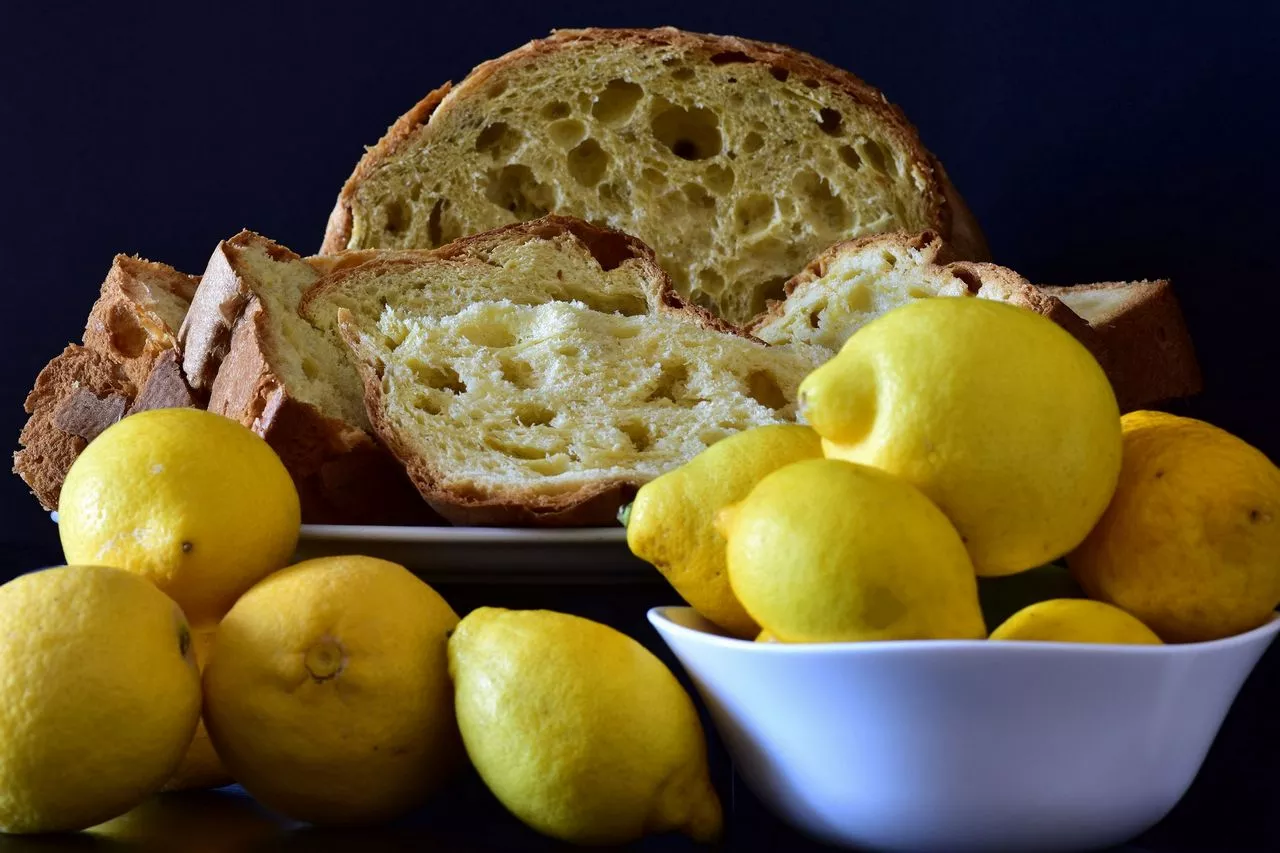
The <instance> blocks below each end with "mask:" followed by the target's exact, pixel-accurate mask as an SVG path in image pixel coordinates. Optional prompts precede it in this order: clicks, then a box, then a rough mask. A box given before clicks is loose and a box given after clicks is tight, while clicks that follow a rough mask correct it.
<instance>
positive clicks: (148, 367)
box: [13, 255, 199, 510]
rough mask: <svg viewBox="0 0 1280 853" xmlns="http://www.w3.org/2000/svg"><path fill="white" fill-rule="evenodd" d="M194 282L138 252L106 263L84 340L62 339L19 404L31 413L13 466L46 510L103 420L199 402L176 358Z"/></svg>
mask: <svg viewBox="0 0 1280 853" xmlns="http://www.w3.org/2000/svg"><path fill="white" fill-rule="evenodd" d="M198 282H199V279H198V278H196V277H195V276H189V275H186V274H184V273H180V272H178V271H177V270H175V269H173V268H172V267H170V266H167V265H165V264H160V263H155V262H153V261H146V260H143V259H141V258H136V257H130V256H128V255H117V256H116V257H115V259H114V260H113V261H112V264H111V268H110V270H109V271H108V273H107V277H106V280H105V281H104V282H103V284H102V288H101V292H100V294H99V297H98V299H97V301H96V302H95V303H94V305H93V308H92V310H91V311H90V314H89V319H88V322H87V323H86V325H85V330H84V345H83V346H80V345H77V344H71V345H68V346H67V347H66V349H64V350H63V351H62V352H61V353H60V354H58V355H57V356H55V357H54V358H53V359H52V360H51V361H50V362H49V363H48V364H47V365H45V367H44V369H42V370H41V371H40V374H39V375H38V376H37V377H36V381H35V385H34V387H32V389H31V392H30V393H29V394H28V395H27V399H26V401H25V404H24V405H25V408H26V411H27V414H28V415H29V416H30V417H29V418H28V420H27V423H26V425H25V426H24V427H23V429H22V433H21V435H20V436H19V437H18V441H19V443H20V444H21V446H22V449H21V450H19V451H18V452H17V453H15V454H14V457H13V466H14V467H13V470H14V472H15V473H17V474H18V475H19V476H20V477H22V479H23V480H24V481H25V482H26V483H27V485H28V486H29V487H30V488H31V490H32V492H33V493H34V494H35V496H36V498H37V499H38V500H39V501H40V503H41V505H42V506H43V507H44V508H45V509H48V510H54V509H57V506H58V496H59V494H60V493H61V491H62V481H63V480H64V479H65V478H66V474H67V471H68V470H69V469H70V468H71V463H73V462H74V461H75V460H76V458H77V457H78V456H79V455H80V453H81V452H82V451H83V450H84V448H85V447H86V446H87V445H88V443H89V442H90V441H92V440H93V439H94V438H96V437H97V435H98V434H99V433H100V432H102V431H103V430H104V429H106V428H107V427H108V426H110V425H111V424H113V423H115V422H116V421H118V420H119V419H120V418H122V417H124V416H125V415H126V414H128V413H130V412H132V411H140V410H142V409H143V408H158V407H160V406H195V405H199V403H198V401H197V400H196V399H195V398H194V397H193V396H192V395H191V393H190V390H189V389H188V388H187V387H186V385H185V383H184V382H183V381H182V379H181V374H180V373H179V372H178V370H177V364H176V361H175V360H174V347H175V346H176V344H177V335H178V328H179V326H180V325H181V323H182V318H183V316H184V315H185V314H186V311H187V306H188V304H189V303H190V301H191V297H192V295H193V294H194V292H195V289H196V285H197V283H198ZM144 392H145V393H144Z"/></svg>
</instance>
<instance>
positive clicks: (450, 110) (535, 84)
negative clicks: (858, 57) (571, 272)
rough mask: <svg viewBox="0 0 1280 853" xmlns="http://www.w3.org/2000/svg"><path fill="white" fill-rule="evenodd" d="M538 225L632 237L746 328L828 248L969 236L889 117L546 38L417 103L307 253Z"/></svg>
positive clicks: (713, 46)
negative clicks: (883, 239) (557, 223)
mask: <svg viewBox="0 0 1280 853" xmlns="http://www.w3.org/2000/svg"><path fill="white" fill-rule="evenodd" d="M548 212H552V213H561V214H566V215H572V216H575V217H580V218H583V219H586V220H589V221H591V222H594V223H598V224H601V225H608V226H610V227H613V228H617V229H619V230H622V231H624V232H626V233H629V234H633V235H635V236H636V237H638V238H640V239H641V240H643V241H644V242H645V243H646V244H648V245H650V246H652V247H653V249H654V250H655V252H656V255H657V257H658V258H659V260H660V263H661V264H662V265H663V267H664V269H665V270H666V272H667V273H668V274H669V275H670V277H671V279H672V280H673V282H674V286H675V289H676V290H677V291H678V292H679V293H680V294H681V295H682V296H684V297H685V298H686V299H687V300H688V301H691V302H693V303H695V304H698V305H701V306H704V307H707V308H709V309H711V310H713V311H714V312H715V313H716V314H717V315H718V316H720V317H722V318H724V319H726V320H728V321H730V322H734V323H742V322H745V321H747V320H748V319H750V318H751V317H753V316H755V315H756V314H757V313H758V312H759V311H760V310H762V309H763V308H764V307H765V304H766V300H767V299H769V298H771V297H772V298H780V297H781V295H782V285H783V283H784V282H785V281H787V280H788V279H789V278H791V277H792V276H793V275H794V274H795V273H796V272H797V271H799V270H800V268H801V267H802V266H803V265H804V263H805V262H806V261H807V260H808V259H810V258H812V257H813V256H814V255H815V254H817V253H818V252H819V251H820V250H822V249H823V248H825V247H826V246H829V245H830V244H832V243H835V242H837V241H840V240H844V239H848V238H850V237H856V236H860V235H864V234H871V233H880V232H887V231H895V230H902V229H906V230H915V231H918V230H922V229H933V230H935V231H937V232H938V233H939V234H941V235H942V236H944V237H946V238H949V239H950V240H951V242H952V243H953V244H954V245H955V246H956V249H957V251H959V253H960V254H961V255H962V256H965V257H970V258H974V259H981V258H983V257H985V256H986V247H985V244H984V242H983V239H982V235H981V232H980V231H979V229H978V226H977V224H976V222H974V220H973V217H972V216H971V215H970V213H969V212H968V210H967V209H966V208H965V206H964V204H963V202H962V201H961V200H960V197H959V195H958V194H957V193H956V192H955V189H954V187H952V186H951V183H950V182H949V180H948V179H947V176H946V174H945V172H944V171H943V169H942V167H941V165H940V164H939V163H938V162H937V161H936V159H935V158H934V157H933V156H932V155H931V154H930V153H929V152H928V151H927V150H926V149H925V148H924V146H923V145H922V144H921V142H920V140H919V138H918V135H917V133H916V130H915V128H913V127H912V126H911V125H910V124H909V123H908V121H907V120H906V118H905V117H904V116H903V114H902V112H901V111H900V110H899V109H898V108H897V107H895V106H893V105H892V104H890V103H889V102H888V101H887V100H886V99H885V98H884V96H883V95H882V94H881V93H880V92H878V91H877V90H875V89H873V88H872V87H871V86H868V85H867V84H866V83H864V82H862V81H861V80H859V79H858V78H856V77H854V76H853V75H852V74H849V73H848V72H845V71H842V70H840V69H838V68H834V67H832V66H830V65H828V64H826V63H824V62H822V61H820V60H818V59H815V58H814V57H812V56H809V55H807V54H804V53H801V52H799V51H796V50H793V49H791V48H788V47H784V46H781V45H776V44H765V43H762V42H755V41H749V40H746V39H739V38H727V37H720V36H708V35H699V34H695V33H687V32H681V31H679V30H675V29H672V28H663V29H655V30H608V29H585V30H561V31H557V32H555V33H553V34H552V35H551V37H550V38H546V39H542V40H540V41H535V42H532V43H530V44H528V45H526V46H524V47H522V48H520V49H518V50H516V51H513V52H512V53H509V54H507V55H505V56H503V57H501V58H499V59H495V60H493V61H491V62H486V63H484V64H483V65H481V66H479V67H478V68H476V69H475V70H474V71H473V72H472V73H471V74H470V75H469V76H468V77H467V78H466V79H465V80H463V81H462V83H461V84H460V85H458V86H457V87H456V88H452V87H450V86H449V85H448V84H446V85H445V86H443V87H442V88H440V89H438V90H436V91H434V92H432V93H431V94H429V95H428V96H427V97H426V98H424V99H423V101H422V102H420V103H419V104H418V105H416V106H415V107H414V108H413V109H411V110H410V111H409V112H408V113H406V114H405V115H404V116H402V117H401V118H400V120H399V121H397V122H396V123H395V124H394V125H393V126H392V127H391V128H390V130H389V131H388V133H387V135H386V136H385V137H384V138H383V139H382V141H381V142H379V143H378V144H377V145H376V146H374V147H373V148H372V149H370V150H369V152H368V153H367V154H366V155H365V156H364V158H363V159H362V160H361V161H360V163H359V164H358V165H357V167H356V169H355V172H354V173H353V174H352V176H351V178H350V179H349V180H348V181H347V183H346V185H345V186H344V187H343V189H342V192H341V194H340V196H339V198H338V202H337V205H336V207H335V209H334V211H333V214H332V216H331V218H330V221H329V226H328V230H327V232H326V234H325V239H324V244H323V248H322V252H325V253H333V252H338V251H341V250H344V249H365V248H434V247H438V246H443V245H446V244H448V243H450V242H451V241H453V240H455V239H457V238H459V237H462V236H466V235H469V234H473V233H477V232H483V231H486V230H488V229H492V228H495V227H498V226H501V225H503V224H507V223H512V222H516V221H520V220H529V219H534V218H537V217H540V216H542V215H544V214H546V213H548Z"/></svg>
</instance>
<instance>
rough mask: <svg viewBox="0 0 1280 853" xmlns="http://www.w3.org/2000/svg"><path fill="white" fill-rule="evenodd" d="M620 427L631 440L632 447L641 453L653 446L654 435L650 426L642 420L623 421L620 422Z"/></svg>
mask: <svg viewBox="0 0 1280 853" xmlns="http://www.w3.org/2000/svg"><path fill="white" fill-rule="evenodd" d="M618 429H620V430H622V434H623V435H625V436H626V437H627V440H628V441H630V442H631V447H632V448H633V449H635V450H636V451H637V452H639V453H643V452H644V451H646V450H648V449H649V448H650V447H652V446H653V436H652V435H651V434H650V433H649V427H648V426H646V425H645V424H643V423H641V422H640V421H623V422H622V423H620V424H618Z"/></svg>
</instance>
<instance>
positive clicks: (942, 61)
mask: <svg viewBox="0 0 1280 853" xmlns="http://www.w3.org/2000/svg"><path fill="white" fill-rule="evenodd" d="M36 5H37V4H34V3H32V4H23V3H15V2H4V3H0V192H3V195H2V196H0V277H2V279H3V285H2V286H3V289H4V298H3V300H2V301H0V322H3V324H4V325H3V328H2V329H0V342H3V346H4V358H3V359H0V376H2V379H0V434H5V435H8V436H10V439H9V441H10V444H11V445H13V446H14V447H16V437H17V434H18V430H19V429H20V427H21V425H22V423H23V421H24V415H23V412H22V409H21V403H22V398H23V396H24V395H25V393H26V391H27V389H28V388H29V387H30V385H31V382H32V380H33V379H34V377H35V375H36V373H37V371H38V370H39V369H40V367H41V366H42V365H43V364H44V363H45V362H46V361H47V360H48V359H49V358H51V357H52V356H53V355H54V354H56V353H57V352H59V351H60V350H61V349H62V347H63V346H64V345H65V344H66V343H67V342H69V341H75V340H79V336H80V332H81V329H82V327H83V323H84V319H85V316H86V314H87V313H88V309H89V306H90V305H91V304H92V302H93V299H94V297H95V295H96V292H97V289H98V286H99V284H100V283H101V280H102V277H103V275H104V274H105V273H106V271H107V268H108V266H109V264H110V261H111V257H112V255H113V254H114V253H116V252H129V253H138V254H141V255H143V256H144V257H147V258H151V259H154V260H160V261H166V262H168V263H171V264H174V265H175V266H177V267H179V268H180V269H182V270H185V271H187V272H191V273H199V272H201V271H202V269H203V267H204V263H205V261H206V260H207V258H208V256H209V253H210V252H211V250H212V249H213V246H214V244H215V243H216V242H217V241H218V240H219V239H221V238H224V237H228V236H230V235H231V234H233V233H235V232H236V231H237V230H239V229H240V228H242V227H247V228H252V229H254V230H257V231H259V232H262V233H264V234H267V235H269V236H271V237H273V238H275V239H277V240H279V241H281V242H283V243H285V244H287V245H289V246H291V247H292V248H294V249H295V250H296V251H299V252H302V253H308V252H312V251H314V250H315V249H316V248H318V246H319V243H320V239H321V235H322V233H323V230H324V225H325V220H326V217H327V215H328V213H329V210H330V208H331V206H332V203H333V200H334V197H335V195H336V193H337V191H338V189H339V187H340V186H341V184H342V182H343V180H344V179H345V178H346V177H347V175H348V173H349V172H350V170H351V167H352V166H353V165H354V163H355V161H356V160H357V159H358V157H359V156H360V154H361V153H362V151H363V146H365V145H370V144H372V143H374V142H375V141H377V139H378V138H379V137H380V135H381V134H382V132H383V131H384V130H385V128H386V126H387V125H388V124H390V123H391V121H392V120H394V119H395V117H396V116H398V115H399V114H400V113H401V112H403V111H404V110H405V109H407V108H408V107H409V106H411V105H412V104H413V103H414V102H415V101H416V100H417V99H418V98H420V97H421V96H422V95H423V94H425V93H426V92H427V91H429V90H430V89H432V88H434V87H435V86H437V85H438V84H439V83H441V82H442V81H444V80H446V79H452V80H454V81H457V80H460V79H461V78H462V77H463V76H464V75H465V74H466V73H467V71H468V70H469V69H470V68H471V67H472V66H473V65H475V64H476V63H478V62H480V61H482V60H484V59H487V58H491V57H494V56H497V55H499V54H501V53H503V52H504V51H506V50H509V49H511V48H513V47H516V46H517V45H519V44H521V43H523V42H525V41H527V40H529V39H531V38H534V37H537V36H540V35H543V34H545V33H546V32H547V31H548V30H549V29H550V28H552V27H554V26H563V27H572V26H583V25H608V26H653V25H661V24H668V23H670V24H674V25H677V26H681V27H684V28H687V29H694V30H702V31H711V32H721V33H731V34H737V35H743V36H748V37H754V38H761V39H768V40H773V41H781V42H786V43H789V44H792V45H794V46H796V47H799V48H802V49H804V50H807V51H809V52H812V53H815V54H817V55H818V56H820V57H822V58H824V59H827V60H829V61H831V62H833V63H835V64H837V65H841V66H844V67H847V68H849V69H850V70H852V71H853V72H855V73H856V74H858V75H859V76H861V77H863V78H864V79H866V80H867V81H869V82H870V83H872V84H873V85H876V86H878V87H880V88H881V89H883V90H884V91H885V92H886V94H887V95H888V96H889V98H890V99H891V100H893V101H895V102H897V103H898V104H900V105H901V106H902V107H903V108H904V109H905V111H906V112H907V114H908V116H910V118H911V119H912V121H913V122H914V123H915V124H916V125H917V126H918V127H919V128H920V131H921V135H922V137H923V139H924V141H925V144H926V145H927V146H928V147H929V148H931V149H932V150H933V151H934V152H935V153H936V154H937V155H938V156H939V157H940V158H941V159H942V161H943V162H944V163H945V164H946V166H947V168H948V170H949V171H950V173H951V175H952V177H953V178H954V179H955V181H956V183H957V184H958V186H959V187H960V189H961V191H962V193H963V194H964V195H965V197H966V199H967V200H968V202H969V204H970V206H971V207H972V208H973V210H974V212H975V213H976V215H977V216H978V219H979V220H980V222H981V223H982V225H983V226H984V228H985V230H986V233H987V236H988V238H989V239H990V243H991V246H992V249H993V251H994V254H995V259H996V260H997V261H998V262H1001V263H1004V264H1006V265H1009V266H1011V267H1013V268H1015V269H1017V270H1018V271H1019V272H1021V273H1023V274H1024V275H1026V276H1027V277H1028V278H1030V279H1032V280H1033V281H1037V282H1040V283H1056V284H1067V283H1073V282H1080V281H1095V280H1104V279H1130V278H1142V277H1170V278H1172V279H1173V280H1174V283H1175V287H1176V288H1177V292H1178V294H1179V296H1180V298H1181V300H1182V303H1183V306H1184V309H1185V311H1186V312H1187V315H1188V322H1189V324H1190V326H1191V330H1192V334H1193V336H1194V338H1195V341H1196V343H1197V345H1198V348H1199V352H1200V357H1201V361H1202V365H1203V367H1204V371H1205V380H1206V386H1207V390H1206V392H1205V393H1204V395H1202V396H1201V397H1200V398H1198V399H1197V400H1195V401H1194V402H1193V403H1192V404H1190V405H1189V406H1188V407H1186V408H1185V411H1188V412H1189V413H1191V414H1195V415H1197V416H1200V417H1204V418H1206V419H1209V420H1212V421H1214V422H1215V423H1218V424H1220V425H1221V426H1224V427H1226V428H1228V429H1230V430H1232V431H1234V432H1236V433H1237V434H1239V435H1241V436H1242V437H1244V438H1246V439H1247V440H1249V441H1251V442H1252V443H1254V444H1256V445H1258V446H1259V447H1261V448H1262V449H1263V450H1265V451H1266V452H1268V453H1269V454H1270V455H1271V456H1272V458H1273V459H1275V458H1280V428H1278V427H1277V422H1276V420H1275V418H1274V414H1275V412H1276V410H1277V406H1276V404H1275V399H1276V395H1277V393H1278V392H1280V388H1278V387H1277V384H1278V383H1277V368H1280V332H1278V331H1277V329H1276V320H1275V317H1276V314H1275V310H1274V307H1273V306H1275V305H1276V303H1277V302H1280V300H1277V299H1276V297H1275V296H1274V292H1275V290H1276V288H1277V287H1278V286H1280V264H1277V261H1276V248H1275V243H1276V229H1277V225H1280V215H1278V214H1277V212H1276V210H1277V207H1276V206H1277V204H1280V180H1278V179H1277V171H1276V157H1277V154H1278V153H1280V109H1278V108H1277V83H1278V82H1280V74H1278V72H1277V70H1276V62H1275V60H1274V58H1273V54H1274V53H1275V45H1276V34H1277V32H1280V13H1278V12H1277V8H1276V6H1275V5H1274V4H1264V3H1253V4H1245V3H1229V2H1202V3H1197V4H1194V5H1191V4H1179V3H1059V4H1046V3H1033V2H1026V3H981V2H964V3H962V2H951V3H936V2H926V0H918V2H912V3H891V2H877V3H863V2H848V3H836V2H830V3H817V2H806V1H805V0H786V2H772V3H769V4H754V3H749V2H723V1H722V0H716V2H693V0H685V2H644V0H635V2H632V3H625V4H624V3H618V4H609V3H602V2H599V0H597V2H591V3H587V2H565V3H555V2H547V3H530V2H524V3H515V4H505V3H501V2H497V0H493V2H483V3H482V2H470V3H432V2H417V3H404V4H398V3H395V2H391V0H386V2H380V3H369V4H356V3H343V4H324V3H300V2H298V3H281V4H267V3H263V4H260V7H259V4H248V3H243V4H238V3H221V4H216V5H214V4H189V5H187V4H164V5H159V4H157V5H154V6H143V5H138V4H129V3H113V4H95V5H94V6H92V7H90V6H89V5H88V4H85V5H84V6H78V5H77V6H76V7H72V6H69V5H68V6H57V7H55V6H52V5H51V7H50V8H48V9H37V8H35V7H36ZM179 6H182V8H177V7H179ZM0 519H2V521H0V546H3V550H0V579H3V578H5V577H8V576H11V575H13V574H16V573H18V572H21V571H24V570H26V569H29V568H32V567H34V566H37V565H42V564H47V563H52V562H56V561H57V560H58V559H59V554H58V548H57V542H56V535H55V530H54V528H53V526H52V525H51V524H50V523H49V522H48V520H47V518H46V517H45V516H44V515H43V513H42V512H41V511H40V510H39V507H38V505H37V503H36V502H35V500H34V499H33V498H31V497H30V495H29V494H28V493H27V491H26V489H25V487H24V486H23V484H22V483H21V482H20V481H19V480H18V479H17V478H16V477H14V476H7V477H0ZM1278 558H1280V555H1278ZM446 594H447V595H450V594H451V600H454V601H455V602H456V605H457V606H458V608H459V609H460V610H465V609H467V608H469V607H470V606H471V605H472V604H474V603H476V602H480V601H495V602H498V601H499V600H500V603H506V604H509V605H514V606H521V605H533V604H538V605H545V606H558V607H559V608H560V609H570V610H576V611H577V612H582V613H585V614H587V615H596V616H598V617H600V618H606V619H609V620H610V621H612V622H614V624H618V625H620V626H621V627H624V628H626V629H627V630H629V631H631V632H632V633H635V634H636V635H637V636H641V637H642V639H644V640H645V641H646V642H647V643H649V644H651V645H654V644H656V639H655V638H654V637H653V636H652V634H651V632H650V631H649V629H648V627H647V626H646V625H645V624H644V623H643V609H644V607H645V605H647V604H649V603H655V602H657V601H659V600H666V599H668V598H669V597H670V593H669V592H667V591H666V590H665V588H664V587H661V586H654V587H650V588H639V589H631V588H622V589H617V588H614V589H609V590H588V589H570V588H565V589H562V590H558V591H554V592H552V591H547V590H542V591H537V590H521V589H519V588H511V589H506V590H502V591H500V592H497V591H491V590H483V589H476V588H469V589H468V588H458V589H456V590H453V591H449V590H446ZM1278 668H1280V658H1278V657H1277V655H1275V654H1273V655H1271V656H1269V657H1268V658H1266V659H1265V660H1264V662H1263V664H1262V665H1261V667H1260V669H1259V670H1258V672H1257V673H1256V674H1255V677H1254V679H1253V680H1252V681H1251V682H1250V684H1249V685H1248V686H1247V687H1246V689H1245V692H1244V694H1243V695H1242V696H1241V699H1240V701H1239V703H1238V705H1237V708H1236V710H1235V711H1234V712H1233V714H1232V717H1231V718H1230V720H1229V721H1228V724H1227V727H1226V728H1225V729H1224V731H1223V734H1222V736H1221V738H1220V740H1219V743H1218V744H1217V746H1216V747H1215V749H1214V751H1213V753H1212V754H1211V755H1210V757H1209V760H1208V762H1207V764H1206V766H1205V769H1204V771H1203V772H1202V774H1201V777H1200V779H1199V780H1198V782H1197V784H1196V786H1195V788H1194V789H1193V791H1192V793H1191V795H1189V797H1188V798H1187V799H1186V800H1185V801H1184V803H1183V804H1182V806H1180V807H1179V809H1178V810H1177V811H1176V812H1175V813H1174V815H1173V816H1172V817H1171V818H1170V819H1169V820H1168V821H1167V822H1166V823H1165V825H1164V826H1162V827H1161V828H1160V830H1158V831H1157V832H1156V833H1155V834H1153V836H1152V837H1151V839H1150V840H1151V843H1152V846H1153V849H1160V850H1188V851H1192V850H1194V851H1210V850H1212V851H1225V850H1266V849H1277V848H1280V822H1278V821H1277V819H1276V818H1275V817H1274V813H1275V811H1276V803H1277V802H1278V801H1280V782H1278V781H1277V777H1276V775H1275V771H1274V768H1275V767H1276V766H1277V765H1278V764H1280V738H1278V737H1277V735H1276V734H1275V730H1276V727H1277V723H1276V721H1277V719H1280V681H1277V679H1278V678H1280V674H1278V673H1277V669H1278ZM738 797H739V800H740V801H741V798H742V797H743V794H742V793H741V786H739V792H738ZM482 812H483V816H482V817H480V818H478V819H477V820H478V821H479V822H480V823H491V822H494V821H497V820H498V818H497V817H496V815H495V814H492V813H491V812H490V811H484V810H483V809H482ZM736 813H737V815H738V817H737V820H738V821H739V823H738V824H737V826H738V827H739V829H738V831H737V832H736V833H734V836H733V837H734V838H735V839H736V841H735V846H739V845H745V844H747V842H749V841H751V840H753V839H754V841H755V842H756V845H755V846H757V847H778V848H779V849H781V848H782V847H784V846H786V845H789V844H794V843H795V842H794V840H793V839H791V838H790V836H787V835H785V833H783V831H782V830H781V829H779V828H777V827H775V826H774V825H773V824H772V823H768V822H767V818H764V817H755V816H754V815H755V811H754V810H753V809H751V808H746V809H745V810H744V809H738V810H737V812H736ZM744 815H745V816H744ZM744 821H745V823H744ZM760 821H765V823H764V824H760ZM762 826H763V828H761V827H762ZM779 833H782V834H779ZM513 838H519V839H522V840H519V841H515V842H512V840H511V838H510V837H506V836H504V837H503V839H504V840H502V841H500V842H499V841H495V842H494V843H495V844H497V845H498V846H509V845H510V844H511V843H516V844H517V845H519V846H523V845H525V844H526V843H528V844H532V843H534V842H533V841H532V836H519V835H517V836H513ZM0 849H7V848H5V847H3V842H0ZM291 849H292V848H291ZM308 849H309V848H308ZM351 849H360V848H358V847H353V848H351ZM396 849H400V848H399V847H397V848H396Z"/></svg>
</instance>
